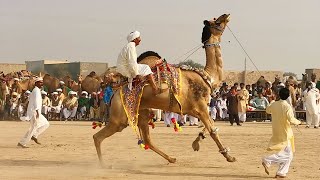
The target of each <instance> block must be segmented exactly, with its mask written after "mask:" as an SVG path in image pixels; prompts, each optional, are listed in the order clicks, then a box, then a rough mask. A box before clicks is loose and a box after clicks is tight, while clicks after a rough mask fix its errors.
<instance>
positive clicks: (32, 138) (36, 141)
mask: <svg viewBox="0 0 320 180" xmlns="http://www.w3.org/2000/svg"><path fill="white" fill-rule="evenodd" d="M31 140H33V141H34V142H35V143H37V144H41V143H40V142H39V141H38V139H37V138H35V137H33V136H32V137H31Z"/></svg>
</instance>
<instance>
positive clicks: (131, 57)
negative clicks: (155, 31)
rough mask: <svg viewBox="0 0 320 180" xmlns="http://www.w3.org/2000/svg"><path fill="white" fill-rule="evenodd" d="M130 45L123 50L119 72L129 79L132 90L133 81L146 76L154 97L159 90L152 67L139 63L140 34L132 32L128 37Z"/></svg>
mask: <svg viewBox="0 0 320 180" xmlns="http://www.w3.org/2000/svg"><path fill="white" fill-rule="evenodd" d="M127 40H128V44H127V45H126V46H124V47H123V49H122V50H121V52H120V54H119V56H118V61H117V70H118V72H119V73H121V74H122V75H123V76H125V77H128V81H129V89H131V88H132V80H133V78H135V77H137V76H146V77H147V79H148V81H149V84H150V85H151V87H152V89H153V93H154V95H157V94H159V93H160V92H159V89H158V87H157V86H156V83H155V80H154V78H153V76H152V71H151V69H150V67H149V66H148V65H146V64H138V63H137V51H136V46H138V45H139V44H140V41H141V38H140V32H138V31H134V32H131V33H130V34H129V35H128V37H127Z"/></svg>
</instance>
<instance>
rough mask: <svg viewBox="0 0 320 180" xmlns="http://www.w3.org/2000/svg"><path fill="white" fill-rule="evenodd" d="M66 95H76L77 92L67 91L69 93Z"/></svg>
mask: <svg viewBox="0 0 320 180" xmlns="http://www.w3.org/2000/svg"><path fill="white" fill-rule="evenodd" d="M68 94H69V95H70V94H73V95H77V92H74V91H69V93H68Z"/></svg>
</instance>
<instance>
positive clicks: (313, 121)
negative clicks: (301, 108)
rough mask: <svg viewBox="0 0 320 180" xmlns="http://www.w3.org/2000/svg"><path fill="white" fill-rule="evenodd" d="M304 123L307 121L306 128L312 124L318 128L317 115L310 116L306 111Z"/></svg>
mask: <svg viewBox="0 0 320 180" xmlns="http://www.w3.org/2000/svg"><path fill="white" fill-rule="evenodd" d="M306 121H307V126H311V125H312V124H313V125H314V126H319V117H318V114H311V113H309V112H308V111H306Z"/></svg>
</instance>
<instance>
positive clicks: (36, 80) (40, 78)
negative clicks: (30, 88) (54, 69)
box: [35, 77, 43, 82]
mask: <svg viewBox="0 0 320 180" xmlns="http://www.w3.org/2000/svg"><path fill="white" fill-rule="evenodd" d="M38 81H43V78H42V77H37V78H36V79H35V82H38Z"/></svg>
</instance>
